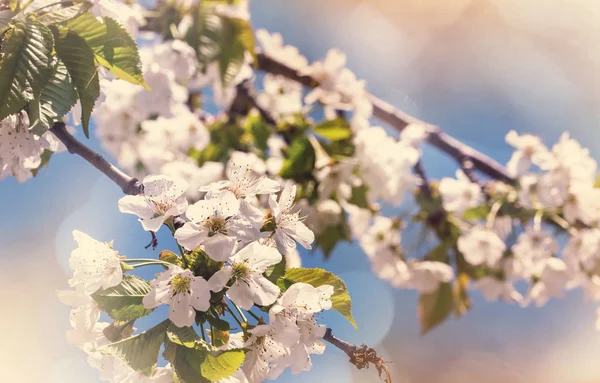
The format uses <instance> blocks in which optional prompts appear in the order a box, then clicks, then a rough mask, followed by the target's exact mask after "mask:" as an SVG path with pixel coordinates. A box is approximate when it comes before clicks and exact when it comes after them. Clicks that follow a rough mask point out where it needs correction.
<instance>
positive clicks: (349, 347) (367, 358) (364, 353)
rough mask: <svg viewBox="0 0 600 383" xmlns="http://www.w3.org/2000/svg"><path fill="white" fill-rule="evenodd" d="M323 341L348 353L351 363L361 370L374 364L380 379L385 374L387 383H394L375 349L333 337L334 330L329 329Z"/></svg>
mask: <svg viewBox="0 0 600 383" xmlns="http://www.w3.org/2000/svg"><path fill="white" fill-rule="evenodd" d="M323 339H324V340H326V341H327V342H329V343H331V344H332V345H334V346H335V347H337V348H339V349H340V350H342V351H343V352H344V353H346V355H348V357H349V358H350V363H352V364H353V365H355V366H356V368H358V369H359V370H361V369H363V368H369V365H371V364H373V365H374V366H375V368H376V369H377V372H378V373H379V377H380V378H381V377H382V375H383V374H385V383H392V376H391V375H390V371H389V369H388V367H387V366H386V364H385V361H384V360H383V358H382V357H380V356H379V355H377V352H376V351H375V350H374V349H373V348H370V347H369V346H367V345H365V344H363V345H360V346H356V345H354V344H351V343H348V342H346V341H345V340H341V339H339V338H337V337H336V336H334V335H333V330H331V329H330V328H327V330H326V331H325V336H323Z"/></svg>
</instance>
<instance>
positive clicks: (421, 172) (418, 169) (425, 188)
mask: <svg viewBox="0 0 600 383" xmlns="http://www.w3.org/2000/svg"><path fill="white" fill-rule="evenodd" d="M413 170H414V171H415V174H416V175H417V177H419V181H420V182H421V184H420V185H419V189H420V190H421V192H422V193H423V194H425V196H426V197H427V199H429V200H432V199H433V194H432V193H431V188H430V187H429V180H428V179H427V175H426V174H425V169H423V165H422V164H421V161H420V160H419V161H417V163H416V164H415V166H413Z"/></svg>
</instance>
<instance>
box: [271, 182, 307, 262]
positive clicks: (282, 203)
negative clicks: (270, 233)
mask: <svg viewBox="0 0 600 383" xmlns="http://www.w3.org/2000/svg"><path fill="white" fill-rule="evenodd" d="M295 197H296V185H292V186H288V187H286V188H285V189H283V191H282V192H281V195H280V196H279V201H277V200H275V196H274V195H270V196H269V207H270V208H271V214H272V216H273V220H274V222H275V226H276V228H275V234H274V238H275V242H276V243H277V249H278V250H279V252H281V253H282V254H287V253H288V252H290V251H292V250H293V249H295V248H296V241H298V243H300V245H302V247H304V248H305V249H311V243H312V242H313V241H314V240H315V234H314V233H313V232H312V231H311V230H310V229H309V228H308V227H306V225H305V224H304V223H303V222H302V219H301V218H300V214H299V212H296V213H291V212H290V210H291V209H292V208H293V204H294V199H295Z"/></svg>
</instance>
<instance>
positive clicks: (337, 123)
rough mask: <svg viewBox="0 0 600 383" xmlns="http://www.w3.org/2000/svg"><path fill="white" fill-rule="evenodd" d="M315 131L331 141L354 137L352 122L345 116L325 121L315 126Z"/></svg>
mask: <svg viewBox="0 0 600 383" xmlns="http://www.w3.org/2000/svg"><path fill="white" fill-rule="evenodd" d="M313 132H315V134H318V135H319V136H321V137H325V138H327V139H329V140H331V141H341V140H346V139H348V138H350V137H352V131H351V130H350V124H349V123H348V121H346V119H345V118H336V119H334V120H327V121H323V122H321V123H320V124H318V125H317V126H315V127H314V128H313Z"/></svg>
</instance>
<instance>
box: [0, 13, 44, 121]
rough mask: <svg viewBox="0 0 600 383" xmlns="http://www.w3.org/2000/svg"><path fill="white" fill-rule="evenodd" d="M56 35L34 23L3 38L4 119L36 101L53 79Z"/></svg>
mask: <svg viewBox="0 0 600 383" xmlns="http://www.w3.org/2000/svg"><path fill="white" fill-rule="evenodd" d="M52 45H53V40H52V33H50V31H49V30H48V28H47V27H46V26H45V25H43V24H41V23H39V22H37V21H34V20H28V21H27V22H19V23H17V24H16V25H15V26H14V27H12V28H11V29H9V30H8V31H7V32H6V33H5V35H4V38H3V39H2V54H1V56H0V120H2V119H4V118H5V117H7V116H8V115H10V114H13V113H16V112H18V111H20V110H21V109H23V108H24V107H25V105H26V104H27V102H29V101H31V100H33V99H34V98H36V97H37V96H38V95H39V94H40V91H41V90H42V87H43V86H44V84H45V82H46V80H47V78H48V77H49V76H50V71H51V60H52Z"/></svg>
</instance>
